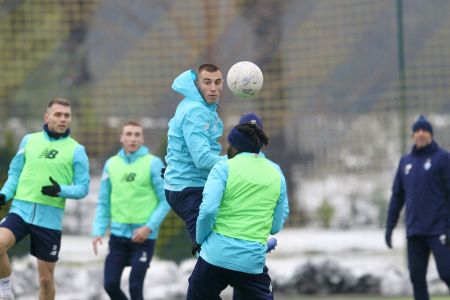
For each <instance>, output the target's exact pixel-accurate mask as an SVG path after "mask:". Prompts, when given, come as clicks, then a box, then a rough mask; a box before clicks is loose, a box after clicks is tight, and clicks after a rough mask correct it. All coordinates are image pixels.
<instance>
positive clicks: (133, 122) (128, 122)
mask: <svg viewBox="0 0 450 300" xmlns="http://www.w3.org/2000/svg"><path fill="white" fill-rule="evenodd" d="M128 125H131V126H136V127H141V128H143V127H142V125H141V124H140V123H139V122H137V121H127V122H125V123H124V124H123V126H122V128H124V127H125V126H128Z"/></svg>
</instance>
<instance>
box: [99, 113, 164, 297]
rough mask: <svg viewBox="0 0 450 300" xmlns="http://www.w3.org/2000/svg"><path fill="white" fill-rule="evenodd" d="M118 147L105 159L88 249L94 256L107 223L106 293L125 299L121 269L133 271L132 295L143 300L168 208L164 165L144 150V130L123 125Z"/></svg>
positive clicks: (131, 123) (135, 124)
mask: <svg viewBox="0 0 450 300" xmlns="http://www.w3.org/2000/svg"><path fill="white" fill-rule="evenodd" d="M120 142H121V143H122V149H120V151H119V153H117V155H115V156H113V157H111V158H110V159H108V161H107V162H106V163H105V167H104V170H103V176H102V181H101V186H100V194H99V199H98V204H97V210H96V215H95V221H94V226H93V232H92V235H93V240H92V244H93V248H94V253H95V254H97V246H98V244H101V243H102V237H103V236H104V235H105V232H106V229H107V227H108V225H109V224H110V223H111V236H110V238H109V253H108V255H107V257H106V261H105V269H104V288H105V290H106V292H107V293H108V295H109V297H110V298H111V299H113V300H115V299H117V300H122V299H127V297H126V296H125V294H124V293H123V291H122V290H121V289H120V279H121V276H122V272H123V269H124V268H125V267H126V266H131V273H130V278H129V292H130V296H131V299H132V300H142V299H144V298H143V284H144V279H145V275H146V274H147V269H148V267H149V265H150V261H151V259H152V256H153V251H154V248H155V240H156V238H157V237H158V229H159V226H160V225H161V222H162V221H163V220H164V217H165V216H166V215H167V213H168V211H169V209H170V207H169V204H168V203H167V201H166V197H165V195H164V183H163V180H162V178H161V177H160V171H161V168H162V167H163V162H162V160H161V159H160V158H158V157H156V156H153V155H151V154H150V153H149V150H148V148H147V147H145V146H144V131H143V128H142V126H141V125H139V123H137V122H132V121H131V122H127V123H126V124H125V125H124V126H123V128H122V134H121V136H120Z"/></svg>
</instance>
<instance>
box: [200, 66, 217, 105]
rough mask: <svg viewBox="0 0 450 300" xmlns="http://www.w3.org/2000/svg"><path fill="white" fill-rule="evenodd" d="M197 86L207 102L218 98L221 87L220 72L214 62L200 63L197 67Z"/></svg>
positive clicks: (209, 102) (210, 102) (213, 101)
mask: <svg viewBox="0 0 450 300" xmlns="http://www.w3.org/2000/svg"><path fill="white" fill-rule="evenodd" d="M195 83H196V85H197V88H198V90H199V92H200V94H201V95H202V97H203V99H204V100H205V101H206V102H207V103H208V104H213V103H215V102H217V101H218V100H219V97H220V94H221V93H222V89H223V78H222V72H221V71H220V68H219V66H217V65H215V64H202V65H200V66H199V67H198V68H197V80H196V81H195Z"/></svg>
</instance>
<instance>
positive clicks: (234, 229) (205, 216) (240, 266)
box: [187, 123, 288, 300]
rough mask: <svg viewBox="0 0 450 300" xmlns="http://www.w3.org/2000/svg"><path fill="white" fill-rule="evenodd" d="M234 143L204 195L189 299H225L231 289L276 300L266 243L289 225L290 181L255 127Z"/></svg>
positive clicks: (239, 133) (239, 132)
mask: <svg viewBox="0 0 450 300" xmlns="http://www.w3.org/2000/svg"><path fill="white" fill-rule="evenodd" d="M228 143H229V146H228V149H227V154H228V158H229V159H228V160H224V161H219V162H218V163H216V164H215V166H214V167H213V169H212V170H211V172H210V174H209V176H208V179H207V181H206V184H205V189H204V191H203V201H202V204H201V206H200V211H199V216H198V218H197V231H196V240H197V243H198V244H200V245H201V250H200V257H199V259H198V261H197V264H196V266H195V268H194V271H193V272H192V275H191V277H190V278H189V288H188V296H187V299H212V300H213V299H220V296H219V295H220V292H221V291H222V290H223V289H225V288H226V287H227V286H228V285H231V286H233V287H235V288H237V289H238V290H239V295H240V297H241V298H242V299H273V295H272V291H271V279H270V276H269V275H268V273H267V272H264V265H265V258H266V250H267V245H266V241H267V238H268V236H269V234H276V233H278V232H279V231H280V230H281V228H282V227H283V225H284V221H285V218H286V216H285V214H286V208H287V207H288V206H287V201H288V199H287V193H286V181H285V178H284V176H283V174H282V172H281V170H280V168H279V167H278V165H276V164H275V163H273V162H272V161H270V160H268V159H267V158H264V157H262V156H261V155H259V152H260V150H261V148H262V147H263V146H264V145H267V143H268V138H267V136H266V135H265V133H264V132H263V131H262V130H261V129H259V128H258V127H256V125H255V124H248V123H247V124H243V125H237V126H236V127H235V128H233V129H232V130H231V132H230V134H229V135H228Z"/></svg>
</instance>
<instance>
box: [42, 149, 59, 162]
mask: <svg viewBox="0 0 450 300" xmlns="http://www.w3.org/2000/svg"><path fill="white" fill-rule="evenodd" d="M57 154H58V151H57V150H54V149H50V150H49V149H47V148H45V149H44V151H42V152H41V154H39V158H49V159H52V158H55V157H56V155H57Z"/></svg>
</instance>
